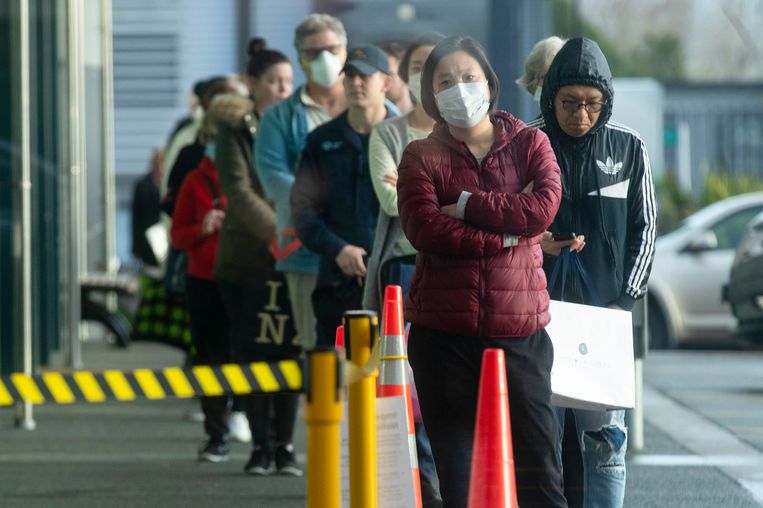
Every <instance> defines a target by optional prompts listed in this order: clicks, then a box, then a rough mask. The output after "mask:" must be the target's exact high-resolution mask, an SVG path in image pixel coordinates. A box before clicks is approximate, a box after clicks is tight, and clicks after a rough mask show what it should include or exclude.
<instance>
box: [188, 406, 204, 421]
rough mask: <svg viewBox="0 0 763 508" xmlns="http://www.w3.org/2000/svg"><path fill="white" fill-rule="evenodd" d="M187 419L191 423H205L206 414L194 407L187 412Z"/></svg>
mask: <svg viewBox="0 0 763 508" xmlns="http://www.w3.org/2000/svg"><path fill="white" fill-rule="evenodd" d="M185 419H186V420H188V421H189V422H195V423H204V412H203V411H202V410H201V409H199V408H198V407H194V408H191V409H189V410H188V411H186V412H185Z"/></svg>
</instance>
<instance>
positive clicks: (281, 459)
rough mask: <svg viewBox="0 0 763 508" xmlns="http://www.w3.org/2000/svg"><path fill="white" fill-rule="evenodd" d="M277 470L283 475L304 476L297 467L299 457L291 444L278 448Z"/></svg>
mask: <svg viewBox="0 0 763 508" xmlns="http://www.w3.org/2000/svg"><path fill="white" fill-rule="evenodd" d="M276 470H277V471H278V474H282V475H287V476H302V470H301V469H300V468H299V466H298V465H297V457H296V456H295V454H294V446H293V445H292V444H291V443H287V444H285V445H281V446H279V447H278V448H276Z"/></svg>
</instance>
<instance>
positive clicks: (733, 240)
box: [712, 206, 763, 249]
mask: <svg viewBox="0 0 763 508" xmlns="http://www.w3.org/2000/svg"><path fill="white" fill-rule="evenodd" d="M762 210H763V206H756V207H752V208H746V209H744V210H741V211H739V212H736V213H734V214H732V215H729V216H728V217H726V218H724V219H723V220H722V221H720V222H718V223H716V224H715V226H713V228H712V231H713V233H715V236H716V237H717V238H718V249H736V247H737V245H738V244H739V241H740V240H741V239H742V235H743V234H744V233H745V231H747V225H748V224H749V222H750V221H751V220H752V218H753V217H755V216H756V215H757V214H758V213H760V212H761V211H762Z"/></svg>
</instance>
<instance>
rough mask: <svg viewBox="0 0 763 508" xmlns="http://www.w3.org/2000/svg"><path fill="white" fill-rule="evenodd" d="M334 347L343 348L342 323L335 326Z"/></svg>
mask: <svg viewBox="0 0 763 508" xmlns="http://www.w3.org/2000/svg"><path fill="white" fill-rule="evenodd" d="M334 347H335V348H337V349H344V326H343V325H339V326H337V327H336V336H335V338H334Z"/></svg>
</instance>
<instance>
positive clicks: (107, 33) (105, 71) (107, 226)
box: [101, 0, 119, 312]
mask: <svg viewBox="0 0 763 508" xmlns="http://www.w3.org/2000/svg"><path fill="white" fill-rule="evenodd" d="M101 76H102V78H101V97H102V103H101V114H102V121H103V224H104V235H103V237H104V242H105V245H104V254H105V258H106V267H105V268H106V273H108V274H111V275H116V274H117V272H118V271H119V258H118V257H117V252H116V251H117V240H116V238H117V237H116V196H115V193H116V190H115V170H114V65H113V50H112V23H111V0H102V1H101ZM106 304H107V307H108V309H109V310H110V311H112V312H114V311H116V310H117V298H116V293H110V294H109V295H108V297H107V301H106Z"/></svg>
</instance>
